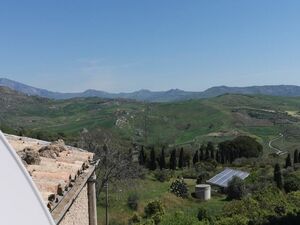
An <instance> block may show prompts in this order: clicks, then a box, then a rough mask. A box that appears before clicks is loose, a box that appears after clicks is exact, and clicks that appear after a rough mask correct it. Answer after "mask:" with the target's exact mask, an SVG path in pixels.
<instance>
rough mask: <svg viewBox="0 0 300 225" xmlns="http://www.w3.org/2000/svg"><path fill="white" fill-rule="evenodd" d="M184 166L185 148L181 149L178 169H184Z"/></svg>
mask: <svg viewBox="0 0 300 225" xmlns="http://www.w3.org/2000/svg"><path fill="white" fill-rule="evenodd" d="M183 164H184V152H183V148H181V149H180V153H179V159H178V167H179V168H180V169H182V168H183V166H184V165H183Z"/></svg>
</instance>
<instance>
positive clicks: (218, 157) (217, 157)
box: [216, 151, 221, 163]
mask: <svg viewBox="0 0 300 225" xmlns="http://www.w3.org/2000/svg"><path fill="white" fill-rule="evenodd" d="M216 161H217V162H218V163H220V162H221V160H220V152H219V151H217V152H216Z"/></svg>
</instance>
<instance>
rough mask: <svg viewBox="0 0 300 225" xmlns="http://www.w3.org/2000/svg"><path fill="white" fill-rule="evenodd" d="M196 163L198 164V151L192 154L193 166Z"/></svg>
mask: <svg viewBox="0 0 300 225" xmlns="http://www.w3.org/2000/svg"><path fill="white" fill-rule="evenodd" d="M197 162H199V152H198V150H197V151H196V152H195V154H194V157H193V165H195V164H196V163H197Z"/></svg>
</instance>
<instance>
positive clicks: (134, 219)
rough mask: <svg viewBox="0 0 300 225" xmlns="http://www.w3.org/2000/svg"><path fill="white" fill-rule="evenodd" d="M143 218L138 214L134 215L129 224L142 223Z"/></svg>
mask: <svg viewBox="0 0 300 225" xmlns="http://www.w3.org/2000/svg"><path fill="white" fill-rule="evenodd" d="M141 220H142V218H141V217H140V216H139V215H138V214H136V213H135V214H133V216H132V217H131V218H130V219H129V221H128V224H130V225H131V224H135V223H140V222H141Z"/></svg>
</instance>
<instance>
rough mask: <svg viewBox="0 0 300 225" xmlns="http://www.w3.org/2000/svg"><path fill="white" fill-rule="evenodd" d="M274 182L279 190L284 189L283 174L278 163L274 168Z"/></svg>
mask: <svg viewBox="0 0 300 225" xmlns="http://www.w3.org/2000/svg"><path fill="white" fill-rule="evenodd" d="M274 181H275V183H276V186H277V187H278V188H279V189H282V187H283V182H282V174H281V169H280V165H279V164H278V163H276V165H275V167H274Z"/></svg>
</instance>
